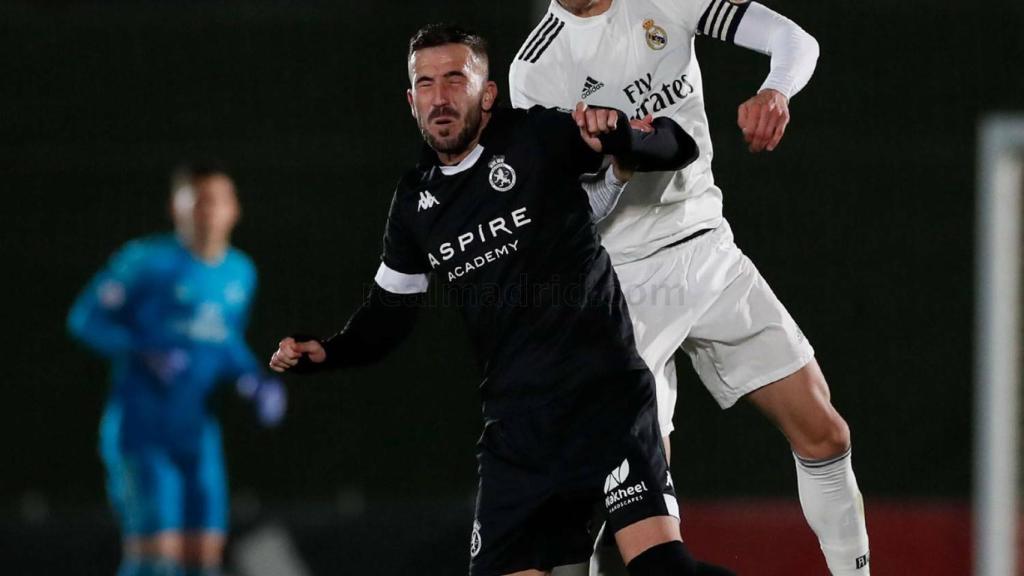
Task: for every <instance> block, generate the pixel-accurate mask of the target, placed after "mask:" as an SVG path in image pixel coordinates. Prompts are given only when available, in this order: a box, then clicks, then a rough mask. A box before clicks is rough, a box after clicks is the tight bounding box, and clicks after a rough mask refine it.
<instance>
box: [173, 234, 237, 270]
mask: <svg viewBox="0 0 1024 576" xmlns="http://www.w3.org/2000/svg"><path fill="white" fill-rule="evenodd" d="M182 241H183V242H184V244H185V246H186V247H187V248H188V251H189V252H191V253H192V255H193V256H195V257H196V259H197V260H201V261H203V262H205V263H207V264H218V263H219V262H220V261H221V260H223V259H224V255H225V254H226V253H227V251H228V248H229V247H230V246H231V242H230V240H229V239H227V238H206V239H199V238H196V237H194V236H193V237H191V238H189V237H183V238H182Z"/></svg>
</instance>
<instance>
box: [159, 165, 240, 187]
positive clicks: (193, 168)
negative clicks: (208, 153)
mask: <svg viewBox="0 0 1024 576" xmlns="http://www.w3.org/2000/svg"><path fill="white" fill-rule="evenodd" d="M210 176H226V177H228V178H231V172H230V171H229V170H228V167H227V165H225V164H224V163H223V162H221V161H220V160H217V159H214V158H204V159H201V160H194V161H191V162H184V163H182V164H179V165H178V166H177V167H176V168H175V169H174V171H173V172H171V192H174V191H175V190H177V189H178V188H180V187H182V186H185V185H188V184H192V183H193V182H195V181H196V180H202V179H203V178H209V177H210Z"/></svg>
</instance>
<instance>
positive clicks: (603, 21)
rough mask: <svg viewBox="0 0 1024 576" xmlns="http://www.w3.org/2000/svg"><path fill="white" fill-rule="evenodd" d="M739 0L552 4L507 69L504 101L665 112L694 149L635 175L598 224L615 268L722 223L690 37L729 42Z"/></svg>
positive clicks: (743, 3) (638, 114) (636, 113)
mask: <svg viewBox="0 0 1024 576" xmlns="http://www.w3.org/2000/svg"><path fill="white" fill-rule="evenodd" d="M747 7H748V3H747V0H614V1H613V2H612V4H611V7H610V8H609V9H608V11H607V12H605V13H604V14H601V15H599V16H593V17H589V18H580V17H578V16H575V15H573V14H572V13H570V12H568V11H567V10H565V9H564V8H562V7H561V6H560V5H559V4H558V3H557V2H556V1H554V0H553V1H552V2H551V5H550V7H549V8H548V12H547V15H546V16H545V17H544V18H543V20H542V21H541V23H540V24H539V25H538V26H537V27H536V28H535V29H534V31H533V32H532V33H531V34H530V36H529V37H528V38H527V40H526V42H525V43H524V44H523V46H522V48H521V49H520V51H519V53H518V54H517V56H516V59H515V61H514V62H513V63H512V67H511V69H510V71H509V87H510V92H511V97H512V105H513V106H515V107H517V108H528V107H531V106H534V105H538V104H539V105H542V106H547V107H561V108H570V109H571V108H574V107H575V105H576V103H577V102H579V101H580V100H582V101H584V102H586V103H587V104H590V105H595V106H606V107H610V108H616V109H619V110H622V111H623V112H626V113H627V115H630V116H631V117H634V118H642V117H644V116H646V115H647V114H653V115H654V116H667V117H670V118H672V119H673V120H675V121H676V122H677V123H678V124H679V125H680V126H682V128H683V129H684V130H686V131H687V132H688V133H689V134H690V135H691V136H693V138H694V140H696V142H697V146H698V147H699V149H700V157H699V158H698V159H697V161H696V162H694V163H693V164H691V165H689V166H688V167H686V168H685V169H683V170H680V171H678V172H674V173H672V172H657V173H642V174H640V173H638V174H637V175H636V176H634V178H633V180H632V181H630V182H629V184H627V186H626V190H625V192H624V193H623V194H622V197H621V199H620V200H619V203H618V205H617V206H616V208H615V210H614V211H613V212H612V214H611V215H610V216H609V217H607V218H606V219H604V220H603V221H602V222H601V223H600V225H599V228H600V232H601V235H602V239H603V243H604V246H605V248H606V249H607V250H608V252H609V253H610V254H611V257H612V261H613V262H614V263H615V264H616V265H618V264H621V263H624V262H631V261H634V260H638V259H641V258H645V257H647V256H649V255H650V254H652V253H654V252H656V251H657V250H659V249H661V248H663V247H664V246H667V245H669V244H671V243H673V242H676V241H678V240H681V239H683V238H685V237H686V236H689V235H690V234H693V233H694V232H697V231H699V230H702V229H705V228H713V227H716V226H718V225H719V224H720V223H721V222H722V191H721V190H720V189H719V188H718V187H717V186H715V180H714V176H713V175H712V173H711V159H712V156H713V152H712V147H711V136H710V131H709V128H708V119H707V115H706V114H705V112H704V88H703V84H702V82H701V72H700V66H699V65H698V64H697V59H696V57H695V56H694V45H693V44H694V37H695V36H696V35H697V34H705V35H709V36H713V37H716V38H719V39H721V40H727V41H731V40H732V38H733V36H734V35H735V33H736V28H737V27H738V26H739V22H740V20H741V19H742V17H743V14H744V13H745V11H746V9H747Z"/></svg>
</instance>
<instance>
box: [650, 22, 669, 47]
mask: <svg viewBox="0 0 1024 576" xmlns="http://www.w3.org/2000/svg"><path fill="white" fill-rule="evenodd" d="M644 34H645V36H646V39H647V46H648V47H649V48H650V49H651V50H661V49H662V48H664V47H665V45H666V44H668V32H665V29H664V28H662V27H661V26H658V25H657V24H655V23H654V20H653V19H651V18H648V19H647V20H644Z"/></svg>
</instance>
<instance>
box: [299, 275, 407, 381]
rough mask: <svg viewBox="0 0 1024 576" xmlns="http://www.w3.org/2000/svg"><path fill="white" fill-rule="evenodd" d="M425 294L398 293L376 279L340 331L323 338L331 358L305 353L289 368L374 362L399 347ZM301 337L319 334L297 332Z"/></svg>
mask: <svg viewBox="0 0 1024 576" xmlns="http://www.w3.org/2000/svg"><path fill="white" fill-rule="evenodd" d="M424 298H425V294H394V293H391V292H388V291H387V290H385V289H383V288H381V287H380V286H378V285H377V284H376V283H374V285H373V287H372V288H370V293H369V294H368V295H367V296H366V300H365V301H364V302H363V304H362V305H361V306H360V307H359V308H358V309H357V310H356V311H355V313H354V314H352V317H351V318H349V320H348V323H346V324H345V327H344V328H343V329H342V330H341V331H340V332H338V333H337V334H335V335H333V336H331V337H329V338H324V339H320V340H319V341H320V344H321V345H323V347H324V350H325V351H326V352H327V359H326V360H324V361H323V362H320V363H315V362H312V361H311V360H309V358H308V357H306V356H302V358H300V359H299V363H298V364H297V365H296V366H294V367H293V368H292V369H291V370H289V372H293V373H296V374H309V373H315V372H322V371H324V370H335V369H338V368H348V367H353V366H365V365H368V364H373V363H375V362H377V361H378V360H381V359H382V358H384V357H385V356H387V355H388V353H389V352H391V351H392V350H394V349H395V348H397V347H398V345H399V344H401V343H402V341H403V340H405V338H406V336H408V335H409V333H410V332H412V328H413V326H415V324H416V317H417V316H418V312H419V308H420V307H421V306H422V304H423V300H424ZM294 338H295V339H296V340H298V341H306V340H313V339H315V338H309V337H302V336H295V337H294Z"/></svg>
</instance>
